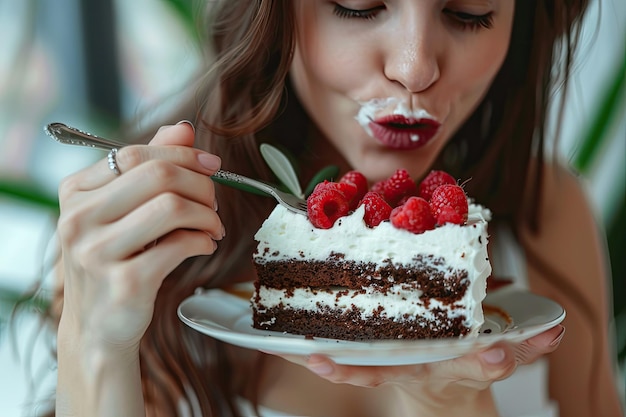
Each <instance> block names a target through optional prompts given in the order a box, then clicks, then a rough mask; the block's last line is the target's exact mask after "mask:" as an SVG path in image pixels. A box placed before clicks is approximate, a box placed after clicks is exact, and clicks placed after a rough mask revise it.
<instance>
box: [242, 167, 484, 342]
mask: <svg viewBox="0 0 626 417" xmlns="http://www.w3.org/2000/svg"><path fill="white" fill-rule="evenodd" d="M440 177H442V173H441V172H440V171H435V172H434V173H431V175H429V176H428V177H427V178H426V179H425V180H424V182H423V183H421V184H420V186H419V187H417V186H416V185H415V184H414V183H413V182H412V180H410V179H409V178H408V174H406V171H403V170H399V171H398V172H397V173H396V174H395V175H394V176H393V177H391V178H390V179H388V180H387V181H385V182H383V183H379V184H375V185H374V186H373V187H372V189H370V190H369V192H368V190H367V189H365V190H364V189H363V184H362V183H361V184H358V183H359V182H360V181H362V180H361V179H359V180H357V179H355V173H349V174H346V176H344V177H343V178H342V180H340V181H339V182H337V183H328V182H325V183H323V184H320V185H318V187H317V188H316V190H315V191H314V192H313V194H311V196H310V197H309V199H308V205H309V216H308V218H307V217H306V216H302V215H299V214H295V213H293V212H290V211H289V210H287V209H285V208H284V207H282V206H280V205H279V206H277V207H276V208H275V209H274V211H273V212H272V213H271V214H270V216H269V217H268V218H267V219H266V221H265V222H264V223H263V226H262V227H261V229H260V230H259V231H258V232H257V234H256V235H255V239H256V240H257V241H258V247H257V251H256V253H255V255H254V259H253V261H254V264H255V266H256V270H257V275H258V278H257V280H256V282H255V293H254V295H253V297H252V300H251V302H252V310H253V322H254V327H255V328H258V329H265V330H274V331H280V332H288V333H294V334H300V335H305V336H310V337H325V338H334V339H344V340H366V339H422V338H442V337H461V336H470V335H477V334H478V331H479V329H480V326H481V325H482V323H483V311H482V306H481V302H482V300H483V298H484V297H485V290H486V280H487V277H488V276H489V274H490V272H491V266H490V264H489V260H488V257H487V236H488V235H487V222H488V220H489V218H490V213H489V211H488V210H487V209H485V208H483V207H482V206H480V205H476V204H471V203H470V202H468V200H467V197H466V196H465V193H464V192H463V191H462V188H461V187H459V186H458V185H456V182H455V181H454V180H450V178H447V177H445V176H444V177H445V179H444V180H442V179H441V178H440ZM359 178H360V177H359ZM433 178H435V179H433ZM442 182H445V183H442ZM451 182H454V184H451ZM346 184H347V185H346ZM459 190H461V192H460V194H459Z"/></svg>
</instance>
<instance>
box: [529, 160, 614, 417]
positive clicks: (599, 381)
mask: <svg viewBox="0 0 626 417" xmlns="http://www.w3.org/2000/svg"><path fill="white" fill-rule="evenodd" d="M587 189H588V188H587V184H586V183H585V181H584V180H583V179H582V178H580V177H577V176H576V175H575V174H574V173H572V172H571V171H569V170H568V169H566V168H564V167H560V166H553V165H550V166H546V170H545V174H544V177H543V191H542V202H541V206H540V213H539V231H538V232H537V233H534V232H531V231H530V230H528V229H524V228H522V229H521V230H520V231H519V232H520V233H519V234H520V240H521V242H522V244H523V246H524V249H525V251H526V254H527V266H528V279H529V282H530V285H531V289H532V290H533V291H535V292H537V293H539V294H543V295H545V296H547V297H550V298H551V299H553V300H555V301H557V302H558V303H560V304H561V305H562V306H563V307H564V308H565V310H566V313H567V316H566V318H565V321H564V322H563V325H564V326H565V329H566V331H565V338H564V339H563V341H562V342H561V344H560V346H559V348H558V349H557V351H556V352H554V353H553V354H551V355H550V357H549V359H550V381H549V382H550V394H551V396H552V397H553V398H554V399H555V400H557V401H558V402H559V408H560V410H561V413H562V415H564V416H565V415H567V416H590V415H598V416H600V415H602V416H619V415H620V414H621V412H620V411H619V409H620V405H619V400H618V398H619V397H618V394H617V389H616V386H615V384H614V381H615V379H614V375H613V372H614V369H615V367H614V364H615V356H614V350H613V347H614V344H613V340H614V339H613V337H612V336H613V335H612V334H611V326H610V320H611V316H612V314H611V305H610V301H609V300H610V299H611V298H610V293H609V291H610V286H609V285H608V283H609V275H608V268H607V265H608V259H607V252H606V250H605V238H604V234H603V232H602V228H601V227H600V225H599V222H598V221H597V219H596V217H595V215H594V212H593V209H592V205H591V201H590V199H589V194H588V192H587Z"/></svg>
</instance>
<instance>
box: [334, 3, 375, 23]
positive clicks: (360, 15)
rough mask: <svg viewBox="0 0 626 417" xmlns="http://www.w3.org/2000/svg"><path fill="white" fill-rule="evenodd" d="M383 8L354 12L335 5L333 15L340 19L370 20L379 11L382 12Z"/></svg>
mask: <svg viewBox="0 0 626 417" xmlns="http://www.w3.org/2000/svg"><path fill="white" fill-rule="evenodd" d="M384 8H385V6H377V7H372V8H369V9H363V10H354V9H348V8H347V7H343V6H341V5H339V4H337V3H335V8H334V10H333V13H334V14H335V15H336V16H337V17H340V18H342V19H364V20H372V19H374V18H375V17H376V15H377V14H378V12H379V11H381V10H384Z"/></svg>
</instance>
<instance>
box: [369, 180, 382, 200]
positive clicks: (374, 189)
mask: <svg viewBox="0 0 626 417" xmlns="http://www.w3.org/2000/svg"><path fill="white" fill-rule="evenodd" d="M370 191H371V192H374V193H377V194H380V195H381V196H382V197H385V180H382V181H378V182H376V183H374V185H372V188H370Z"/></svg>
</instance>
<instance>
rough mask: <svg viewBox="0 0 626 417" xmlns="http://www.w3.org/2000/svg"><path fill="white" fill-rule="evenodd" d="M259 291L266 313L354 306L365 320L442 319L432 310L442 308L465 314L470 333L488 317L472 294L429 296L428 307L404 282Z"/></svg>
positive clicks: (452, 314)
mask: <svg viewBox="0 0 626 417" xmlns="http://www.w3.org/2000/svg"><path fill="white" fill-rule="evenodd" d="M468 293H470V291H468ZM258 294H259V296H260V301H259V302H258V303H255V308H256V309H257V311H259V312H260V313H263V312H264V311H265V309H270V308H274V307H279V306H280V308H281V309H292V310H305V311H313V312H315V311H319V310H320V308H324V307H328V308H330V309H337V310H347V309H351V308H352V307H353V306H354V307H355V308H357V309H358V310H359V311H360V313H361V319H362V320H367V319H369V318H371V317H374V316H381V317H385V318H389V319H392V320H395V321H398V322H404V321H411V319H412V318H414V319H416V318H418V317H421V318H424V319H426V320H427V321H430V322H434V323H438V319H437V317H436V316H435V314H433V312H432V310H433V309H439V310H442V311H443V312H445V314H446V315H447V316H448V317H450V318H455V317H460V316H465V317H466V320H465V322H464V325H465V326H467V327H470V328H471V331H470V334H476V333H478V330H479V329H480V326H481V325H482V324H483V321H484V318H483V311H482V308H481V306H480V303H476V302H475V301H474V300H473V299H472V297H471V296H465V297H464V298H463V299H461V300H460V301H458V302H456V303H454V304H452V305H451V304H445V303H442V302H441V301H439V300H437V299H429V305H428V308H427V307H426V306H424V303H423V302H422V300H421V299H420V298H419V297H420V295H421V293H420V292H419V291H416V290H409V289H406V287H405V286H403V285H400V284H399V285H394V286H391V287H390V289H389V290H388V291H387V292H386V293H385V294H382V293H380V292H379V291H376V290H375V289H364V290H363V291H357V290H348V289H345V288H334V289H330V290H319V289H311V288H296V289H295V290H289V291H288V290H280V289H275V288H268V287H265V286H261V287H260V288H259V293H258ZM381 307H382V311H381Z"/></svg>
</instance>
